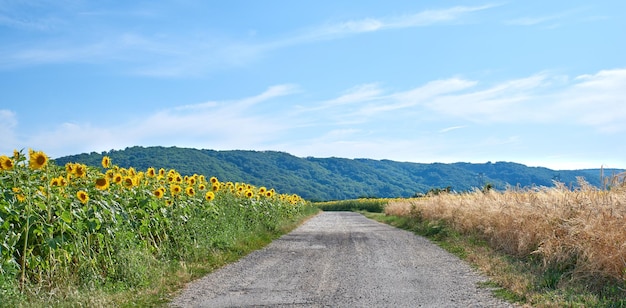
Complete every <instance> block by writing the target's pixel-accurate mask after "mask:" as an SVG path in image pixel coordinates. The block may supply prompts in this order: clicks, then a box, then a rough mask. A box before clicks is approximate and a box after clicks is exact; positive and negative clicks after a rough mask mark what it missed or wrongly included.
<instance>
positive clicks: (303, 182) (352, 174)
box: [56, 147, 619, 201]
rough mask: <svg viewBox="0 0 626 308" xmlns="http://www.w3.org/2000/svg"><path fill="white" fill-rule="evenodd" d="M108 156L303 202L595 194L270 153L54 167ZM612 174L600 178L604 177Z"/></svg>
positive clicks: (501, 175)
mask: <svg viewBox="0 0 626 308" xmlns="http://www.w3.org/2000/svg"><path fill="white" fill-rule="evenodd" d="M104 155H108V156H110V157H111V158H112V159H113V161H115V162H116V164H117V165H119V166H121V167H125V168H128V167H131V166H133V167H136V168H138V169H145V168H148V167H150V166H163V167H165V168H173V169H176V170H178V171H179V172H181V173H183V174H194V173H197V174H204V175H206V176H217V177H218V178H220V179H222V180H224V181H232V182H240V181H245V182H247V183H251V184H253V185H261V184H262V185H267V186H271V187H274V188H276V189H277V190H279V191H289V192H291V193H295V194H298V195H300V196H302V197H303V198H305V199H307V200H310V201H325V200H345V199H355V198H359V197H361V196H375V197H379V198H397V197H411V196H414V195H416V194H417V195H423V194H426V193H427V192H428V191H429V190H432V189H436V188H442V187H443V188H446V187H450V189H451V190H453V191H457V192H462V191H470V190H474V189H484V188H485V187H486V186H487V185H490V186H489V187H490V188H492V189H498V190H502V189H505V188H506V187H507V186H517V185H519V186H522V187H527V186H533V185H534V186H552V185H553V181H555V180H556V181H560V182H563V183H565V184H566V185H576V183H577V180H576V177H577V176H584V177H585V179H586V180H587V181H588V182H589V183H590V184H592V185H595V186H598V187H600V186H601V185H602V183H601V180H600V170H599V169H593V170H572V171H568V170H560V171H556V170H550V169H547V168H540V167H527V166H524V165H521V164H516V163H509V162H496V163H491V162H487V163H484V164H472V163H453V164H442V163H433V164H420V163H408V162H395V161H391V160H372V159H345V158H335V157H331V158H313V157H307V158H298V157H295V156H293V155H290V154H287V153H282V152H275V151H214V150H198V149H185V148H177V147H130V148H126V149H125V150H121V151H113V150H111V151H108V152H103V153H100V154H99V153H95V152H93V153H91V154H80V155H73V156H67V157H61V158H57V159H56V161H57V163H58V164H65V163H67V162H80V163H85V164H87V165H91V166H100V160H101V159H102V156H104ZM618 171H619V170H604V173H605V174H609V173H611V172H618Z"/></svg>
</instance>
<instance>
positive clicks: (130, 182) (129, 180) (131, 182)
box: [122, 175, 136, 188]
mask: <svg viewBox="0 0 626 308" xmlns="http://www.w3.org/2000/svg"><path fill="white" fill-rule="evenodd" d="M135 182H136V181H135V178H134V177H132V176H128V175H127V176H125V177H124V179H123V180H122V185H124V187H126V188H133V186H135Z"/></svg>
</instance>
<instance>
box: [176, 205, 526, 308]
mask: <svg viewBox="0 0 626 308" xmlns="http://www.w3.org/2000/svg"><path fill="white" fill-rule="evenodd" d="M481 281H486V278H484V277H482V276H480V275H479V274H477V273H476V272H475V271H474V270H472V268H471V267H470V266H469V265H467V264H466V263H465V262H463V261H462V260H460V259H458V258H457V257H455V256H453V255H451V254H449V253H448V252H446V251H444V250H443V249H441V248H440V247H438V246H436V245H434V244H432V243H431V242H429V241H428V240H427V239H425V238H422V237H419V236H416V235H414V234H413V233H410V232H408V231H404V230H400V229H397V228H393V227H390V226H388V225H385V224H382V223H378V222H376V221H373V220H370V219H367V218H366V217H364V216H363V215H361V214H358V213H352V212H323V213H321V214H319V215H317V216H315V217H313V218H312V219H310V220H308V221H307V222H306V223H304V224H303V225H302V226H300V227H299V228H297V229H296V230H294V231H293V232H291V233H289V234H286V235H284V236H282V237H281V238H279V239H277V240H275V241H274V242H272V243H271V244H270V245H268V246H267V247H265V248H264V249H261V250H258V251H255V252H253V253H251V254H249V255H248V256H246V257H244V258H242V259H241V260H239V261H238V262H236V263H233V264H229V265H227V266H225V267H223V268H221V269H219V270H217V271H215V272H213V273H211V274H209V275H207V276H205V277H203V278H201V279H198V280H196V281H194V282H192V283H190V284H189V285H188V286H187V287H186V288H185V289H184V290H183V291H182V293H181V294H180V295H179V296H178V297H177V298H175V299H174V300H173V301H172V302H171V303H170V304H171V306H173V307H514V306H513V305H512V304H509V303H507V302H504V301H502V300H499V299H496V298H494V297H493V296H492V294H491V291H490V290H488V289H486V288H484V287H479V286H478V285H477V284H478V282H481Z"/></svg>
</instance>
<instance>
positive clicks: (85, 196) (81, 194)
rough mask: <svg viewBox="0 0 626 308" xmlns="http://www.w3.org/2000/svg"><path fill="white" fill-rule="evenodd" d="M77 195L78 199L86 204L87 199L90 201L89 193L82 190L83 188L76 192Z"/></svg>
mask: <svg viewBox="0 0 626 308" xmlns="http://www.w3.org/2000/svg"><path fill="white" fill-rule="evenodd" d="M76 197H78V200H80V202H81V203H82V204H85V203H87V201H89V195H88V194H87V192H85V191H82V190H79V191H78V192H77V193H76Z"/></svg>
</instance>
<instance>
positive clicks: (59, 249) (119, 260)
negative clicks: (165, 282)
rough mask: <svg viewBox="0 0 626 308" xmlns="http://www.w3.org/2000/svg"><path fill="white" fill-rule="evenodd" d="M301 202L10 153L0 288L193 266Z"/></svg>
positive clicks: (3, 178)
mask: <svg viewBox="0 0 626 308" xmlns="http://www.w3.org/2000/svg"><path fill="white" fill-rule="evenodd" d="M305 204H306V202H305V201H304V200H303V199H302V198H300V197H299V196H297V195H287V194H279V193H277V192H276V191H275V190H274V189H267V188H265V187H256V186H254V185H250V184H246V183H232V182H220V181H219V180H218V179H217V178H215V177H211V178H208V179H207V178H205V176H203V175H197V174H194V175H181V174H179V173H178V172H177V171H176V170H172V169H170V170H165V169H163V168H161V169H155V168H148V169H147V170H141V171H140V170H135V169H134V168H120V167H118V166H116V165H114V164H113V163H112V162H111V160H110V159H109V157H106V156H105V157H104V158H103V159H102V168H99V167H98V168H96V167H90V166H86V165H83V164H77V163H68V164H66V165H65V166H57V165H55V164H54V162H53V161H50V159H49V158H48V156H47V155H46V154H45V153H43V152H40V151H33V150H29V151H28V155H26V153H23V151H14V153H13V155H12V156H7V155H2V156H0V286H11V285H12V286H15V287H16V288H20V289H22V288H24V287H25V286H38V287H40V288H44V289H48V290H50V289H53V288H54V285H55V284H59V283H73V284H76V285H97V284H104V283H108V282H116V281H122V282H123V283H125V284H127V285H131V286H132V285H133V284H141V283H143V282H144V281H145V279H143V277H141V275H142V271H141V268H142V267H145V266H146V264H149V262H155V260H193V259H194V258H198V257H199V255H203V254H206V253H208V252H209V251H211V250H212V249H219V248H220V247H227V246H228V245H231V244H232V243H233V241H234V240H235V237H236V236H237V234H238V232H240V231H241V230H244V229H245V230H254V229H255V228H266V229H270V230H271V229H272V228H277V224H278V222H279V221H280V220H281V219H285V218H289V217H290V216H293V215H296V214H297V213H298V212H299V211H300V209H301V208H303V206H304V205H305ZM138 252H141V253H139V254H138ZM137 255H141V256H144V257H142V258H144V259H145V260H142V259H141V258H139V259H138V258H137ZM145 256H149V257H148V258H146V257H145ZM143 261H145V262H146V264H143V265H141V266H138V265H137V263H138V262H143ZM0 297H2V294H0Z"/></svg>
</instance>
